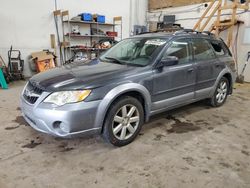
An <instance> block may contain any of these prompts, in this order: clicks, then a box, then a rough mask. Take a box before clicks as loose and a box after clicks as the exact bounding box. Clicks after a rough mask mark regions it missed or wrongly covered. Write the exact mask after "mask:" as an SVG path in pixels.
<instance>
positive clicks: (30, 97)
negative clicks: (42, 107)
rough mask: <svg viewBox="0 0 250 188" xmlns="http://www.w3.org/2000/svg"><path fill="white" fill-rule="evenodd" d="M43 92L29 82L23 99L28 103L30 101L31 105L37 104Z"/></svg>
mask: <svg viewBox="0 0 250 188" xmlns="http://www.w3.org/2000/svg"><path fill="white" fill-rule="evenodd" d="M42 92H43V90H42V89H41V88H39V87H38V86H36V85H35V84H33V83H31V82H29V83H28V85H27V86H26V88H25V90H24V92H23V97H24V98H25V100H26V101H28V102H29V103H31V104H35V102H36V101H37V99H38V98H39V96H40V95H41V94H42Z"/></svg>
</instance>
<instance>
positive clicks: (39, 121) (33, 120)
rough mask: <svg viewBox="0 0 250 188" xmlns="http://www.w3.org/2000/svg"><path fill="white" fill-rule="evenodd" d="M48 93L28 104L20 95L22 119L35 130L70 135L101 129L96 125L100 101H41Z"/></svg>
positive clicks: (63, 135)
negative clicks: (57, 104) (60, 103)
mask: <svg viewBox="0 0 250 188" xmlns="http://www.w3.org/2000/svg"><path fill="white" fill-rule="evenodd" d="M48 95H49V93H46V92H44V93H43V94H42V95H41V96H40V97H39V99H38V100H37V101H36V102H35V104H30V103H29V102H27V101H26V100H25V98H24V97H23V95H22V96H21V110H22V115H23V117H24V119H25V120H26V121H27V122H28V123H29V125H30V126H31V127H33V128H34V129H36V130H37V131H40V132H43V133H47V134H50V135H54V136H58V137H72V136H75V135H79V134H84V133H86V134H92V133H97V132H100V131H101V125H96V113H97V109H98V106H99V104H100V101H92V102H79V103H72V104H66V105H63V106H60V107H58V106H56V105H54V104H49V103H43V102H42V101H43V100H44V99H45V98H46V97H47V96H48Z"/></svg>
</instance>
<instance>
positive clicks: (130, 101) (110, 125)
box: [103, 96, 144, 147]
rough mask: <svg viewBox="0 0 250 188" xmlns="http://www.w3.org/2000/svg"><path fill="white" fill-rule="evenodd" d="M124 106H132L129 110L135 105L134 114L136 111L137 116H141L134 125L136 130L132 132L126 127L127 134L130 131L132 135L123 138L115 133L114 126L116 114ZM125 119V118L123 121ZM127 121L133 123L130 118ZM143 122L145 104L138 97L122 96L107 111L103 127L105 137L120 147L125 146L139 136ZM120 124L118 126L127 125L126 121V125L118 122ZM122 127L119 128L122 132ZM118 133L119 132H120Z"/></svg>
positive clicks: (127, 107)
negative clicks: (119, 137)
mask: <svg viewBox="0 0 250 188" xmlns="http://www.w3.org/2000/svg"><path fill="white" fill-rule="evenodd" d="M124 106H126V107H125V108H126V109H129V107H130V106H131V108H130V109H129V110H128V111H129V112H130V110H131V109H132V107H133V108H134V107H135V112H134V113H133V114H135V113H136V115H135V116H136V117H137V116H139V118H138V119H139V120H137V122H136V123H135V125H134V127H133V128H134V130H135V131H134V132H133V133H131V132H130V130H129V129H128V128H127V129H126V130H127V131H128V132H126V131H125V132H126V134H127V133H129V135H131V136H130V137H129V138H127V139H122V140H121V139H118V138H117V135H115V134H114V130H115V128H114V126H115V123H116V122H115V116H116V115H118V113H119V112H121V110H122V108H123V107H124ZM129 112H128V114H129ZM133 114H132V115H133ZM133 117H134V116H133ZM133 117H131V119H132V118H133ZM136 117H134V118H136ZM124 121H125V120H124V119H123V122H124ZM127 123H128V124H130V125H132V124H131V123H130V119H129V120H128V121H127ZM143 123H144V110H143V106H142V104H141V103H140V101H138V100H137V99H136V98H133V97H130V96H125V97H122V98H120V99H118V100H117V101H115V102H114V103H113V104H112V105H111V106H110V108H109V111H108V112H107V115H106V118H105V122H104V128H103V137H104V139H105V140H106V141H108V142H109V143H111V144H112V145H114V146H119V147H121V146H125V145H127V144H129V143H131V142H132V141H133V140H134V139H135V138H136V137H137V135H138V134H139V132H140V130H141V127H142V125H143ZM118 124H119V125H117V126H116V127H118V126H121V125H120V124H122V126H123V127H124V126H125V127H126V125H125V122H124V125H123V123H118ZM135 127H136V128H135ZM122 129H123V128H121V129H119V130H121V132H122V131H123V130H122ZM117 134H119V132H118V133H117ZM120 134H122V133H120ZM129 135H128V136H129ZM121 137H122V136H121Z"/></svg>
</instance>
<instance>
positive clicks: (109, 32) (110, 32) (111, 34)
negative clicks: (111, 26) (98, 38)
mask: <svg viewBox="0 0 250 188" xmlns="http://www.w3.org/2000/svg"><path fill="white" fill-rule="evenodd" d="M106 34H107V35H108V36H110V37H117V36H118V34H117V32H115V31H107V32H106Z"/></svg>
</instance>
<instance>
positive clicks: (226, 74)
mask: <svg viewBox="0 0 250 188" xmlns="http://www.w3.org/2000/svg"><path fill="white" fill-rule="evenodd" d="M222 77H225V78H227V79H228V82H229V93H228V94H232V93H233V84H234V81H235V78H234V75H233V73H232V72H231V71H230V70H229V69H228V68H225V69H224V70H223V71H221V72H220V74H219V76H218V77H217V79H216V81H215V84H214V86H213V89H212V91H211V93H210V97H212V96H213V94H214V92H215V90H216V87H217V85H218V83H219V81H220V80H221V78H222Z"/></svg>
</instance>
